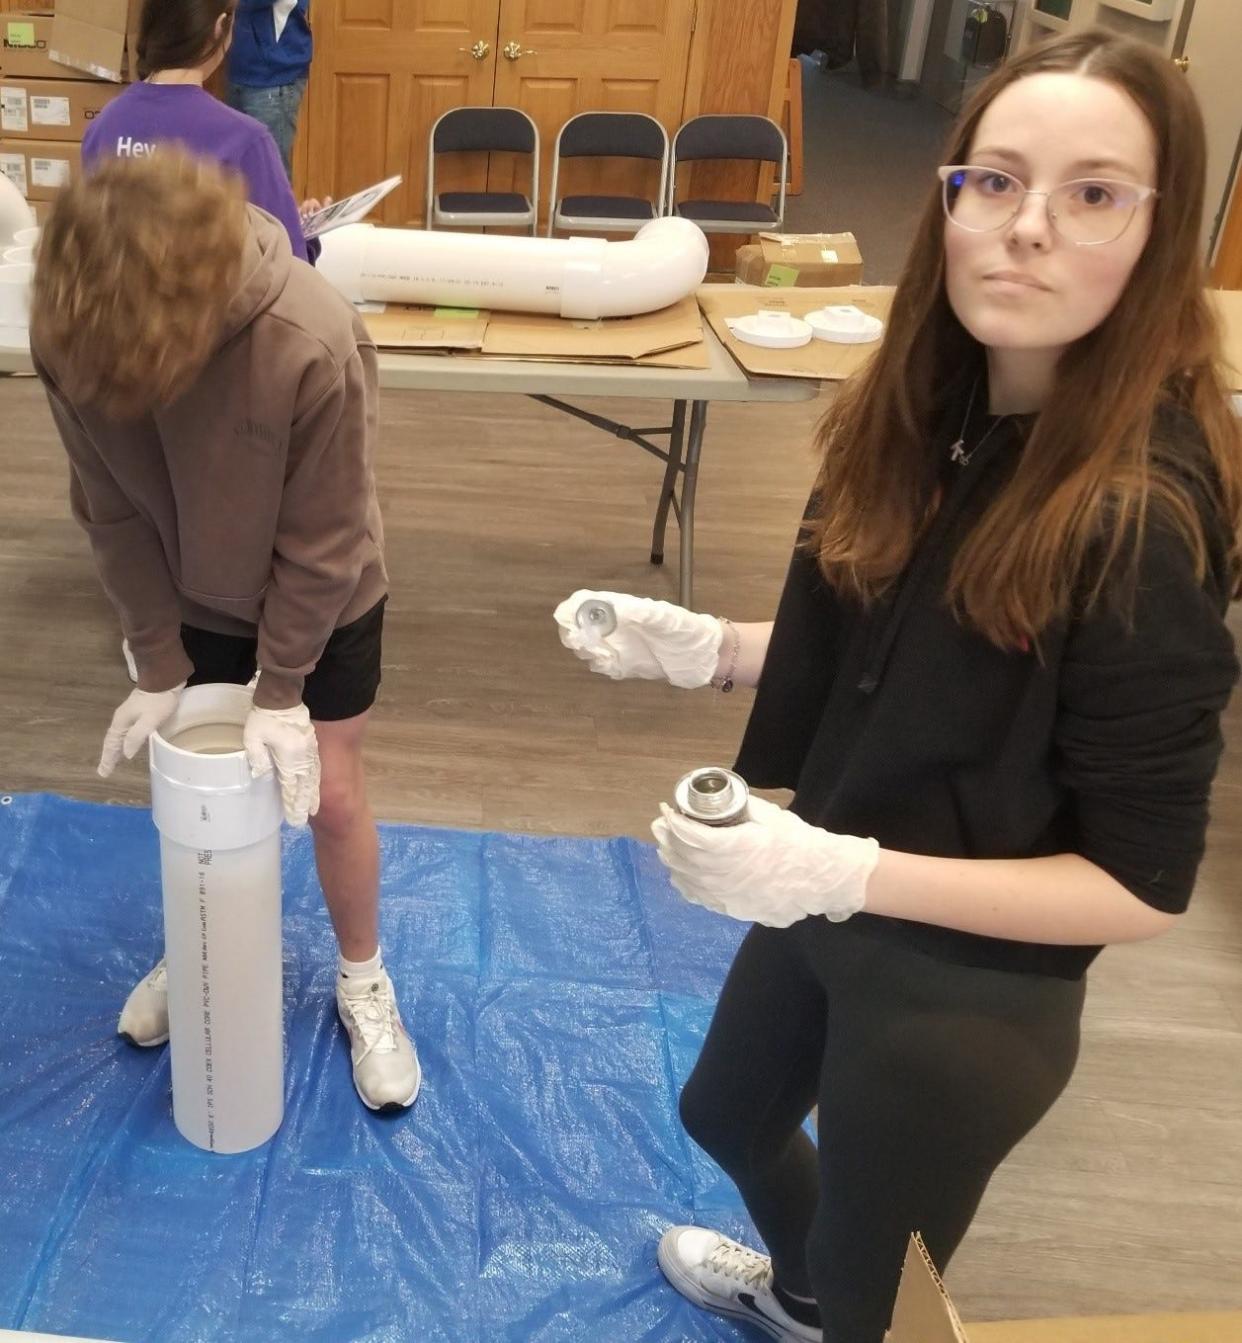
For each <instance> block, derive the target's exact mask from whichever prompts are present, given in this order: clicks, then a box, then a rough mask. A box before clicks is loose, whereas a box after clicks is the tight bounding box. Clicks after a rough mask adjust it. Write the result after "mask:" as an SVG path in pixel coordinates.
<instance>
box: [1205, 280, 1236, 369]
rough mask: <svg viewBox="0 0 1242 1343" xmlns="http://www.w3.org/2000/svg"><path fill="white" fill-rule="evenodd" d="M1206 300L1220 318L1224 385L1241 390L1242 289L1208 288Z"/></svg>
mask: <svg viewBox="0 0 1242 1343" xmlns="http://www.w3.org/2000/svg"><path fill="white" fill-rule="evenodd" d="M1208 301H1209V302H1210V303H1211V304H1212V306H1213V307H1214V308H1215V309H1216V315H1217V317H1218V318H1219V320H1220V328H1221V346H1222V348H1223V350H1224V353H1225V359H1224V368H1223V372H1224V377H1225V386H1226V387H1228V388H1229V390H1230V391H1231V392H1242V289H1209V290H1208Z"/></svg>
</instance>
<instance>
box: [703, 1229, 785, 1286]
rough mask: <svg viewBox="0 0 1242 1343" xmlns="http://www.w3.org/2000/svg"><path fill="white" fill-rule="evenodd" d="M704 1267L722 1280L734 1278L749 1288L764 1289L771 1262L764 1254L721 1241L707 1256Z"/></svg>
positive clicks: (731, 1242) (735, 1243) (770, 1269)
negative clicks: (717, 1274)
mask: <svg viewBox="0 0 1242 1343" xmlns="http://www.w3.org/2000/svg"><path fill="white" fill-rule="evenodd" d="M705 1263H706V1266H707V1267H708V1268H709V1269H711V1270H712V1272H714V1273H719V1274H720V1276H721V1277H723V1278H736V1279H737V1281H738V1282H744V1283H746V1284H747V1285H748V1286H751V1287H766V1286H767V1285H768V1280H769V1278H770V1276H771V1273H772V1262H771V1260H770V1259H769V1258H768V1257H767V1255H765V1254H759V1253H758V1252H757V1251H755V1250H748V1249H747V1248H746V1246H745V1245H739V1244H738V1243H737V1242H736V1241H732V1240H722V1241H721V1242H720V1244H719V1245H717V1246H716V1248H715V1249H714V1250H713V1251H712V1252H711V1254H709V1255H708V1256H707V1259H706V1260H705Z"/></svg>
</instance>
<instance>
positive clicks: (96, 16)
mask: <svg viewBox="0 0 1242 1343" xmlns="http://www.w3.org/2000/svg"><path fill="white" fill-rule="evenodd" d="M141 4H142V0H55V7H54V8H53V5H52V3H47V4H45V5H43V6H41V7H40V8H37V9H21V10H17V9H11V8H10V9H8V10H7V11H4V12H0V172H3V173H4V174H5V175H6V176H7V177H9V178H10V179H11V180H12V182H13V183H14V184H15V185H16V186H17V188H18V190H19V191H20V192H21V193H22V195H23V196H25V197H26V199H27V200H28V201H29V202H30V204H31V208H32V209H33V210H34V211H35V215H36V217H38V218H39V219H40V220H42V217H43V215H44V214H45V213H46V211H47V208H48V205H49V203H50V202H51V201H52V200H53V199H54V198H55V195H56V193H57V192H58V191H59V190H60V189H61V187H63V186H65V185H66V184H67V183H69V182H71V181H73V180H74V179H75V178H76V176H77V175H78V174H79V173H80V172H81V170H82V137H83V136H84V135H85V134H86V130H87V128H88V127H89V126H90V124H91V122H92V121H93V120H94V119H95V117H97V116H98V115H99V113H100V112H101V111H103V109H104V107H105V106H106V105H107V104H108V103H109V102H110V101H111V100H112V99H113V98H115V97H116V96H117V94H119V93H120V92H121V89H122V87H123V86H124V84H125V83H126V81H127V80H128V79H129V77H130V71H131V69H132V68H133V66H134V62H135V57H134V51H135V48H136V41H135V31H136V29H137V26H138V15H139V12H140V10H141Z"/></svg>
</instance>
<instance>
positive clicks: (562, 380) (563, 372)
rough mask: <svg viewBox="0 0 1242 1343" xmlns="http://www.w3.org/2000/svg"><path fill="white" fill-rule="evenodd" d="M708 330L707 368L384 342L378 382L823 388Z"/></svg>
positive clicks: (708, 389)
mask: <svg viewBox="0 0 1242 1343" xmlns="http://www.w3.org/2000/svg"><path fill="white" fill-rule="evenodd" d="M703 336H704V341H705V343H706V346H707V353H708V359H709V361H710V364H709V367H708V368H705V369H701V368H693V369H691V368H648V367H644V366H643V365H634V364H629V365H626V364H562V363H540V362H535V361H529V360H521V359H477V358H475V359H472V358H469V357H463V356H456V355H442V354H402V353H398V352H396V351H392V350H381V351H380V355H379V376H380V386H381V387H383V388H391V389H394V390H406V391H442V392H513V393H516V394H524V395H532V394H537V395H543V396H560V397H566V396H572V397H583V396H586V397H592V396H619V397H634V398H643V399H651V400H664V401H809V400H811V399H813V398H814V397H815V396H817V395H818V394H819V387H820V384H819V383H817V382H810V381H806V382H804V381H801V380H799V379H794V378H750V377H747V375H746V374H745V373H744V372H743V371H742V369H741V368H739V367H738V365H737V363H736V362H735V361H734V359H733V357H732V355H730V354H729V352H728V351H727V350H726V349H725V348H724V346H723V345H721V343H720V342H719V341H718V340H717V339H716V337H715V335H714V334H713V332H712V331H711V330H710V328H708V327H706V326H704V328H703ZM31 371H32V369H31V363H30V351H29V350H23V349H16V348H13V347H10V346H4V345H0V374H4V373H30V372H31Z"/></svg>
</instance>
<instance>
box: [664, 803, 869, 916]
mask: <svg viewBox="0 0 1242 1343" xmlns="http://www.w3.org/2000/svg"><path fill="white" fill-rule="evenodd" d="M748 809H749V815H750V819H749V820H747V821H743V822H742V823H741V824H740V825H722V826H711V825H704V824H702V822H700V821H692V820H691V819H690V818H689V817H688V816H683V815H681V813H680V812H676V811H674V810H673V809H672V807H669V806H665V805H664V804H661V806H660V819H659V820H657V821H653V822H652V825H651V833H652V834H653V835H654V836H655V839H656V844H657V845H658V846H659V857H660V861H661V862H662V863H663V864H664V866H665V867H667V868H668V870H669V871H670V872H671V873H672V875H673V885H674V886H676V887H677V889H678V890H679V891H680V892H681V893H682V895H684V896H685V897H686V899H687V900H690V901H693V902H694V903H695V904H696V905H705V906H706V907H707V908H708V909H714V910H715V911H716V912H717V913H719V914H728V915H729V917H730V918H734V919H744V920H746V921H747V922H753V923H766V924H767V925H768V927H770V928H787V927H788V926H789V925H790V924H791V923H796V922H797V921H798V920H799V919H804V918H806V917H807V915H809V914H822V915H824V917H825V918H828V919H831V920H832V921H833V922H834V923H840V922H841V921H842V920H844V919H848V918H849V917H850V915H851V914H857V913H858V911H859V910H860V909H862V908H863V906H864V905H865V904H866V896H867V881H868V879H869V878H870V876H871V874H872V872H873V871H874V870H875V865H876V862H877V861H878V860H879V856H880V846H879V845H878V844H877V843H876V842H875V840H874V839H859V838H858V837H857V836H856V835H834V834H832V833H831V832H830V831H827V830H823V829H821V828H820V827H819V826H817V825H808V824H807V822H806V821H804V820H802V818H801V817H799V816H795V815H794V814H793V812H791V811H786V810H785V809H784V808H783V807H777V806H775V805H773V804H772V803H771V802H768V801H765V800H764V799H763V798H761V797H755V796H753V795H752V796H751V798H750V801H749V804H748Z"/></svg>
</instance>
